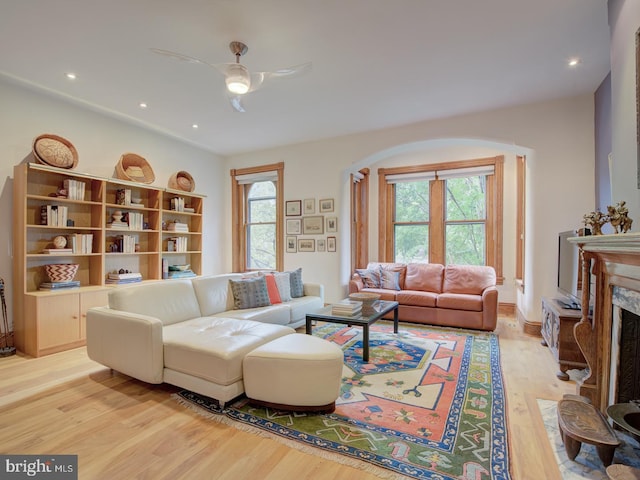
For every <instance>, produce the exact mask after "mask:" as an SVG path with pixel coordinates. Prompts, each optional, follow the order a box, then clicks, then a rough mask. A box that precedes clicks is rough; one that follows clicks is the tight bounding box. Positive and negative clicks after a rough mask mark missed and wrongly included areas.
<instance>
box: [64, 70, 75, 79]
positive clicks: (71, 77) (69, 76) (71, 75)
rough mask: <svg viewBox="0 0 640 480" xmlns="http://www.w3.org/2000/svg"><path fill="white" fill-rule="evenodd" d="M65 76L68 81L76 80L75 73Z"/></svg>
mask: <svg viewBox="0 0 640 480" xmlns="http://www.w3.org/2000/svg"><path fill="white" fill-rule="evenodd" d="M65 76H66V77H67V78H68V79H69V80H75V79H76V78H77V77H76V74H75V73H72V72H69V73H65Z"/></svg>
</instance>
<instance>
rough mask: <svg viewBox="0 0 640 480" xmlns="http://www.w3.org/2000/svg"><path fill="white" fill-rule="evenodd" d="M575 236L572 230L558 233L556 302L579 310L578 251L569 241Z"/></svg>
mask: <svg viewBox="0 0 640 480" xmlns="http://www.w3.org/2000/svg"><path fill="white" fill-rule="evenodd" d="M575 236H577V234H576V232H575V231H574V230H569V231H566V232H560V234H559V235H558V293H559V294H560V296H559V298H557V301H558V302H559V303H560V304H561V305H562V306H563V307H565V308H571V309H575V310H580V302H581V300H582V282H581V276H582V275H581V273H582V272H581V268H580V249H579V248H578V245H576V244H575V243H572V242H570V241H569V238H570V237H575Z"/></svg>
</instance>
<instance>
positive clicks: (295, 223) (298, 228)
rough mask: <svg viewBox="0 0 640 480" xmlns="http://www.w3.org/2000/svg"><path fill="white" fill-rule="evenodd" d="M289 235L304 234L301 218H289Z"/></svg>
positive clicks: (287, 231)
mask: <svg viewBox="0 0 640 480" xmlns="http://www.w3.org/2000/svg"><path fill="white" fill-rule="evenodd" d="M286 233H287V235H300V233H302V220H300V219H299V218H287V229H286Z"/></svg>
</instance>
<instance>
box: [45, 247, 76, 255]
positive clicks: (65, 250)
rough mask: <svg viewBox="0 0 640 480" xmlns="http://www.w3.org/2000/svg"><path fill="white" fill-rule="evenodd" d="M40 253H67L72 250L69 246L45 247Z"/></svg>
mask: <svg viewBox="0 0 640 480" xmlns="http://www.w3.org/2000/svg"><path fill="white" fill-rule="evenodd" d="M42 253H47V254H49V255H69V254H70V253H74V252H73V249H71V248H45V249H44V250H42Z"/></svg>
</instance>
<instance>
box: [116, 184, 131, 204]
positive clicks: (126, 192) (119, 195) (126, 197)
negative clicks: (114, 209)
mask: <svg viewBox="0 0 640 480" xmlns="http://www.w3.org/2000/svg"><path fill="white" fill-rule="evenodd" d="M116 203H117V204H118V205H126V206H129V205H131V189H130V188H119V189H117V190H116Z"/></svg>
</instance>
